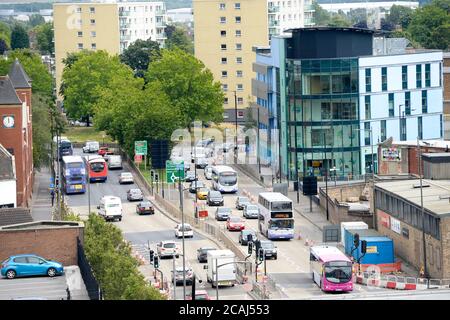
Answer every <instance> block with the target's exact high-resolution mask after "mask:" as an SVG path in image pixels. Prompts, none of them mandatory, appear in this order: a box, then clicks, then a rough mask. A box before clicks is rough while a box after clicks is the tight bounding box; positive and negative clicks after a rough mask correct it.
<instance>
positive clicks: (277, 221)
mask: <svg viewBox="0 0 450 320" xmlns="http://www.w3.org/2000/svg"><path fill="white" fill-rule="evenodd" d="M258 205H259V208H260V210H259V215H258V227H259V232H261V234H262V235H264V236H266V238H267V239H292V238H293V237H294V216H293V207H292V200H291V199H289V198H288V197H286V196H285V195H283V194H281V193H279V192H261V193H260V194H259V197H258Z"/></svg>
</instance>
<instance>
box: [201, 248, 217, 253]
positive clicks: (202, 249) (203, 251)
mask: <svg viewBox="0 0 450 320" xmlns="http://www.w3.org/2000/svg"><path fill="white" fill-rule="evenodd" d="M211 250H216V249H215V248H201V249H200V251H201V252H202V253H206V252H207V251H211Z"/></svg>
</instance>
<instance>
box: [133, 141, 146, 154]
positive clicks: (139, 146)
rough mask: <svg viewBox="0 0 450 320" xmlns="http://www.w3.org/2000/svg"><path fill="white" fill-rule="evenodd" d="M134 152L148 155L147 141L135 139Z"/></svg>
mask: <svg viewBox="0 0 450 320" xmlns="http://www.w3.org/2000/svg"><path fill="white" fill-rule="evenodd" d="M134 154H135V155H137V156H138V155H141V156H146V155H147V141H145V140H144V141H135V142H134Z"/></svg>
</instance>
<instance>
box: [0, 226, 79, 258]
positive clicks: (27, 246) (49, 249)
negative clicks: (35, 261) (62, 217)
mask: <svg viewBox="0 0 450 320" xmlns="http://www.w3.org/2000/svg"><path fill="white" fill-rule="evenodd" d="M83 231H84V227H69V228H67V227H63V228H48V229H42V228H38V229H24V230H18V229H13V230H0V260H1V261H3V260H4V259H6V258H8V257H9V256H11V255H16V254H36V255H39V256H42V257H43V258H46V259H51V260H55V261H58V262H61V263H62V264H63V265H64V266H68V265H77V264H78V259H77V237H80V239H83Z"/></svg>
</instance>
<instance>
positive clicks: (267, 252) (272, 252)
mask: <svg viewBox="0 0 450 320" xmlns="http://www.w3.org/2000/svg"><path fill="white" fill-rule="evenodd" d="M261 248H262V249H263V250H264V256H265V258H266V259H272V258H273V259H275V260H276V259H277V257H278V253H277V247H276V246H275V244H274V243H273V242H272V241H270V240H261Z"/></svg>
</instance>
